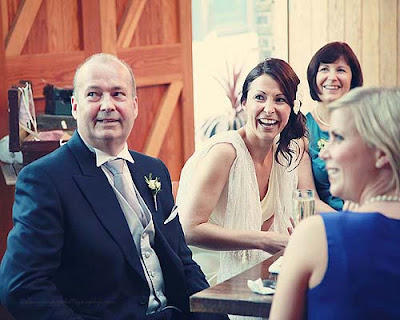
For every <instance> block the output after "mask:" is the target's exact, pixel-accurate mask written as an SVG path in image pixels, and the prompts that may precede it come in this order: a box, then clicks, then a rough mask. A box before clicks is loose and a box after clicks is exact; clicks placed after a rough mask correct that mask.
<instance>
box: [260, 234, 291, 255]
mask: <svg viewBox="0 0 400 320" xmlns="http://www.w3.org/2000/svg"><path fill="white" fill-rule="evenodd" d="M288 241H289V236H288V235H286V234H282V233H279V232H274V231H268V232H265V237H264V241H263V243H262V244H261V248H260V249H262V250H264V251H267V252H269V253H271V254H274V253H277V252H279V251H281V250H283V249H285V248H286V246H287V244H288Z"/></svg>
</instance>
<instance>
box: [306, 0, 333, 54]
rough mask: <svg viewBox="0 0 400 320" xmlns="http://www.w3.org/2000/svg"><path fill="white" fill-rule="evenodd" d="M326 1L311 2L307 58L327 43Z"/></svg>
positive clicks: (313, 0)
mask: <svg viewBox="0 0 400 320" xmlns="http://www.w3.org/2000/svg"><path fill="white" fill-rule="evenodd" d="M328 10H329V9H328V0H312V1H311V51H309V53H308V54H309V56H310V59H311V56H312V55H313V54H314V52H316V51H317V50H318V49H319V48H321V47H322V46H323V45H324V44H325V43H327V42H328V19H326V16H327V15H328Z"/></svg>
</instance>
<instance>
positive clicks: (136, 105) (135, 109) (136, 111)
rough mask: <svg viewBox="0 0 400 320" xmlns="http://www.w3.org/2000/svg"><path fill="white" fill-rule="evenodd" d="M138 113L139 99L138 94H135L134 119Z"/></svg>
mask: <svg viewBox="0 0 400 320" xmlns="http://www.w3.org/2000/svg"><path fill="white" fill-rule="evenodd" d="M138 114H139V99H138V96H135V97H134V98H133V116H134V119H136V118H137V116H138Z"/></svg>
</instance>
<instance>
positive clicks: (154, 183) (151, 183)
mask: <svg viewBox="0 0 400 320" xmlns="http://www.w3.org/2000/svg"><path fill="white" fill-rule="evenodd" d="M144 179H145V180H146V183H147V186H148V187H149V189H150V190H151V193H152V194H153V199H154V207H155V208H156V211H157V194H158V193H159V192H160V191H161V181H160V178H159V177H156V178H155V179H152V173H149V176H148V177H146V176H144Z"/></svg>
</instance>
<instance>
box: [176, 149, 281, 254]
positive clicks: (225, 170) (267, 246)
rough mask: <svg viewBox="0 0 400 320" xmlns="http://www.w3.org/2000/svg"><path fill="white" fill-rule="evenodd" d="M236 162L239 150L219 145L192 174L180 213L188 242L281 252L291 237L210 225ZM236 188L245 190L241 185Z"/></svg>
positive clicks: (222, 248)
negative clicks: (189, 190) (213, 212)
mask: <svg viewBox="0 0 400 320" xmlns="http://www.w3.org/2000/svg"><path fill="white" fill-rule="evenodd" d="M235 158H236V150H235V149H234V148H233V146H232V145H231V144H228V143H221V144H217V145H215V146H214V147H212V148H211V149H210V151H209V152H208V154H207V155H206V156H205V157H204V158H203V159H202V160H201V161H200V163H199V165H198V167H197V169H196V172H193V173H192V174H193V177H192V178H191V192H190V194H189V193H187V194H186V196H187V197H188V199H185V206H184V208H182V209H181V210H180V211H179V216H180V220H181V223H182V226H183V230H184V232H185V237H186V241H187V243H188V244H190V245H195V246H199V247H204V248H208V249H213V250H241V249H261V250H265V251H268V252H271V253H275V252H278V251H280V250H281V249H283V248H284V247H285V246H286V244H287V241H288V235H282V234H279V233H275V232H264V231H257V230H254V231H245V230H230V229H227V228H223V227H221V226H217V225H215V224H212V223H209V222H208V220H209V218H210V215H211V212H212V211H213V210H214V208H215V207H216V205H217V203H218V200H219V198H220V197H221V194H222V191H223V189H224V187H225V185H226V183H227V181H228V179H229V173H230V170H231V167H232V164H233V162H234V160H235ZM236 187H237V188H241V186H239V185H238V186H236ZM242 214H246V212H243V213H242Z"/></svg>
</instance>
